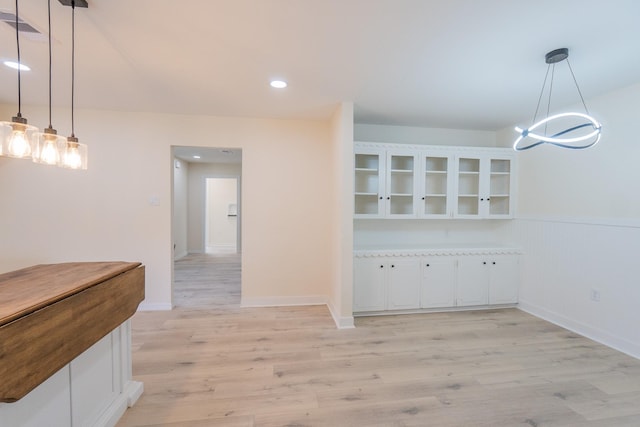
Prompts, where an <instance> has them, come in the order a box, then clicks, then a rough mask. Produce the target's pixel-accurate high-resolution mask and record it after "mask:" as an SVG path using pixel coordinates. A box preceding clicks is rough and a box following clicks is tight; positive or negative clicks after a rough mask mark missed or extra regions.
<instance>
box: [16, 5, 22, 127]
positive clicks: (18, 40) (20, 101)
mask: <svg viewBox="0 0 640 427" xmlns="http://www.w3.org/2000/svg"><path fill="white" fill-rule="evenodd" d="M19 14H20V13H19V12H18V0H16V46H17V48H18V114H17V116H16V117H22V114H21V105H22V94H21V92H20V67H22V62H20V34H19V33H20V31H19V29H18V15H19Z"/></svg>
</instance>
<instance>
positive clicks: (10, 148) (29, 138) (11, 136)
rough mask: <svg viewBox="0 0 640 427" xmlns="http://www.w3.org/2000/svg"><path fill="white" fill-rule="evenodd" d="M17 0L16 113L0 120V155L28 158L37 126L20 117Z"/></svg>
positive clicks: (17, 11) (20, 96) (17, 12)
mask: <svg viewBox="0 0 640 427" xmlns="http://www.w3.org/2000/svg"><path fill="white" fill-rule="evenodd" d="M18 16H19V10H18V0H16V47H17V51H18V114H16V116H15V117H12V118H11V121H10V122H0V136H1V137H2V140H0V143H1V145H0V155H3V156H9V157H17V158H21V159H28V158H30V157H31V151H32V146H33V139H34V133H35V132H37V131H38V128H36V127H35V126H31V125H29V124H27V119H26V118H24V117H22V112H21V107H22V94H21V87H20V86H21V85H20V83H21V82H20V68H21V65H22V64H21V62H20V31H19V23H20V20H19V18H18Z"/></svg>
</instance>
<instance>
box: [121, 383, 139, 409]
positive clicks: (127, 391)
mask: <svg viewBox="0 0 640 427" xmlns="http://www.w3.org/2000/svg"><path fill="white" fill-rule="evenodd" d="M143 392H144V384H143V383H142V382H140V381H129V382H127V385H126V387H125V388H124V391H123V394H124V395H125V396H127V406H128V407H129V408H131V407H132V406H133V405H135V404H136V402H137V401H138V399H139V398H140V396H142V393H143Z"/></svg>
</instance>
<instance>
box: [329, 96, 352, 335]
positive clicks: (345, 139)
mask: <svg viewBox="0 0 640 427" xmlns="http://www.w3.org/2000/svg"><path fill="white" fill-rule="evenodd" d="M331 158H332V161H331V162H330V164H331V166H332V167H331V168H329V169H328V175H329V178H328V181H329V182H330V184H331V193H332V196H333V204H332V206H333V208H332V212H331V220H332V231H333V232H332V235H331V266H332V268H331V269H332V271H333V275H332V284H331V288H330V293H329V309H330V310H331V313H332V315H333V317H334V320H335V322H336V324H337V325H338V327H340V328H350V327H353V168H354V154H353V104H352V103H349V102H343V103H342V104H341V105H340V106H339V107H338V108H337V109H336V111H335V113H334V114H333V117H332V119H331Z"/></svg>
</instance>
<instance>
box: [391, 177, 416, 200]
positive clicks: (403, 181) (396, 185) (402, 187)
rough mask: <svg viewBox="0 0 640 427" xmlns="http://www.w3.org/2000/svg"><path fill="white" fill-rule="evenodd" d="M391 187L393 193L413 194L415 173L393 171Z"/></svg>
mask: <svg viewBox="0 0 640 427" xmlns="http://www.w3.org/2000/svg"><path fill="white" fill-rule="evenodd" d="M390 179H391V182H390V183H389V187H390V190H391V194H392V195H393V194H407V195H413V174H411V173H396V172H391V176H390Z"/></svg>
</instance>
